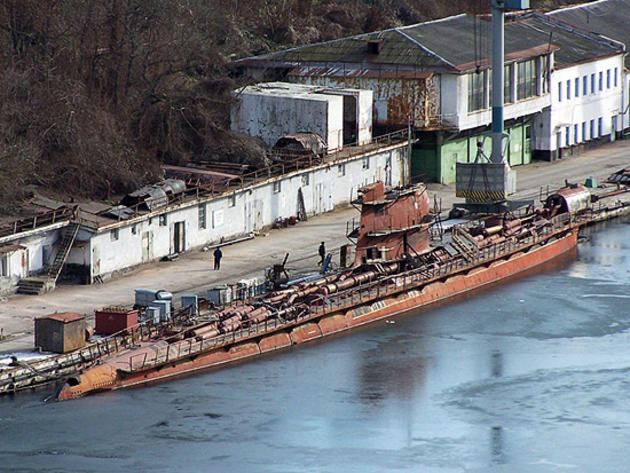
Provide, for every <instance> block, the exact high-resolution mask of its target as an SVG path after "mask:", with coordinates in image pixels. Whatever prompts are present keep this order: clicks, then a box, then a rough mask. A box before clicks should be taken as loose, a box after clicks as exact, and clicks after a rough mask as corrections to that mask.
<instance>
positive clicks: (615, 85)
mask: <svg viewBox="0 0 630 473" xmlns="http://www.w3.org/2000/svg"><path fill="white" fill-rule="evenodd" d="M615 87H617V68H616V67H615Z"/></svg>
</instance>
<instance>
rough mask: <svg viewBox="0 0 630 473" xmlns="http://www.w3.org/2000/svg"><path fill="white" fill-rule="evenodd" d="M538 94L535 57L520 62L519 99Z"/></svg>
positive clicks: (517, 93) (517, 92) (517, 94)
mask: <svg viewBox="0 0 630 473" xmlns="http://www.w3.org/2000/svg"><path fill="white" fill-rule="evenodd" d="M534 95H536V67H535V62H534V60H533V59H531V60H529V61H524V62H519V63H518V88H517V91H516V96H517V99H518V100H522V99H526V98H528V97H532V96H534Z"/></svg>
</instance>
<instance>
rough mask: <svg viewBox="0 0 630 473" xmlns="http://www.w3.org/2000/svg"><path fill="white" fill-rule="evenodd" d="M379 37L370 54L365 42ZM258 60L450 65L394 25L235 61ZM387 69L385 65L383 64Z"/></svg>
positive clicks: (369, 65)
mask: <svg viewBox="0 0 630 473" xmlns="http://www.w3.org/2000/svg"><path fill="white" fill-rule="evenodd" d="M370 40H380V41H381V49H380V51H379V53H378V54H369V53H368V49H367V43H368V41H370ZM261 60H263V61H264V60H267V61H271V62H272V63H274V64H277V63H278V62H280V63H282V64H284V65H286V66H287V67H290V66H294V67H297V66H299V65H300V64H301V63H302V62H316V63H324V64H325V63H339V62H345V63H355V64H358V63H360V64H362V65H363V66H365V67H364V68H369V69H375V70H377V69H379V67H382V66H388V65H392V64H394V65H406V66H409V67H410V68H417V67H418V66H422V67H425V68H433V69H440V68H450V65H449V64H448V63H447V62H445V61H444V60H443V59H441V58H440V57H438V56H436V55H435V54H433V53H431V52H429V51H427V50H425V49H423V48H421V47H419V46H418V45H417V44H415V43H414V42H413V41H410V40H409V38H407V37H405V36H404V35H402V34H400V32H398V30H397V29H392V30H384V31H376V32H373V33H367V34H363V35H358V36H352V37H349V38H342V39H337V40H333V41H327V42H325V43H317V44H313V45H308V46H302V47H298V48H293V49H288V50H285V51H279V52H276V53H270V54H265V55H263V56H259V57H252V58H245V59H241V60H240V61H237V63H239V64H242V65H247V64H248V63H250V62H251V63H258V62H259V61H261ZM385 69H387V67H385Z"/></svg>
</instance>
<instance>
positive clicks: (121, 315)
mask: <svg viewBox="0 0 630 473" xmlns="http://www.w3.org/2000/svg"><path fill="white" fill-rule="evenodd" d="M94 319H95V321H96V327H95V332H96V333H97V334H99V335H111V334H113V333H117V332H122V331H123V330H126V331H127V332H129V331H131V330H133V329H134V328H136V327H137V325H138V311H137V310H131V309H126V308H121V307H106V308H103V309H101V310H97V311H96V312H94Z"/></svg>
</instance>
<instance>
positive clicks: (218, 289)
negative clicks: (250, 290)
mask: <svg viewBox="0 0 630 473" xmlns="http://www.w3.org/2000/svg"><path fill="white" fill-rule="evenodd" d="M208 300H209V301H210V302H212V303H213V304H214V305H225V304H229V303H230V302H232V288H231V287H230V286H226V285H223V286H215V287H213V288H211V289H209V290H208Z"/></svg>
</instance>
